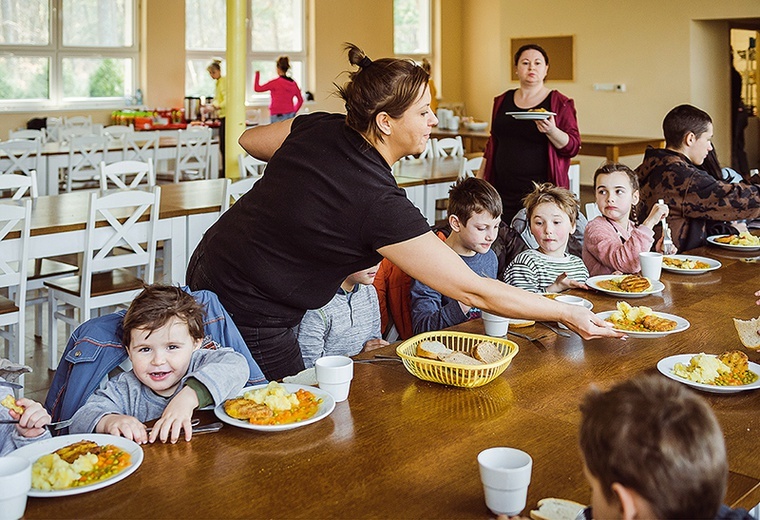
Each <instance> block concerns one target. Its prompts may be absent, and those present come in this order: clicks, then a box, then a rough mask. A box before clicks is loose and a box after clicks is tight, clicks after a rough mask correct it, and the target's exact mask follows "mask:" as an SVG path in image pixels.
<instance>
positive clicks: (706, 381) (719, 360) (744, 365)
mask: <svg viewBox="0 0 760 520" xmlns="http://www.w3.org/2000/svg"><path fill="white" fill-rule="evenodd" d="M657 370H659V371H660V373H662V375H664V376H666V377H669V378H670V379H672V380H674V381H678V382H679V383H683V384H685V385H689V386H691V387H693V388H697V389H699V390H704V391H705V392H713V393H716V394H734V393H737V392H744V391H746V390H757V389H758V388H760V377H758V374H760V365H758V364H757V363H753V362H751V361H748V358H747V355H746V354H745V353H744V352H741V351H740V350H732V351H728V352H724V353H723V354H721V355H719V356H716V355H713V354H705V353H700V354H678V355H675V356H669V357H666V358H665V359H661V360H660V362H659V363H657Z"/></svg>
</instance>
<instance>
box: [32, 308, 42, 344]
mask: <svg viewBox="0 0 760 520" xmlns="http://www.w3.org/2000/svg"><path fill="white" fill-rule="evenodd" d="M34 336H35V337H37V338H41V337H42V304H41V303H35V304H34Z"/></svg>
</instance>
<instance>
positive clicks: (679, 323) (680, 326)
mask: <svg viewBox="0 0 760 520" xmlns="http://www.w3.org/2000/svg"><path fill="white" fill-rule="evenodd" d="M613 312H617V311H604V312H597V313H596V315H597V316H599V318H601V319H603V320H606V319H607V318H609V317H610V316H612V313H613ZM654 315H655V316H659V317H660V318H667V319H669V320H673V321H675V322H676V328H675V329H673V330H668V331H665V332H637V331H633V330H623V329H617V328H615V327H613V328H612V330H616V331H618V332H622V333H624V334H626V335H628V336H629V337H631V338H661V337H663V336H668V335H670V334H675V333H676V332H683V331H685V330H686V329H688V328H689V327H691V323H689V320H685V319H683V318H682V317H680V316H676V315H675V314H668V313H667V312H657V311H654Z"/></svg>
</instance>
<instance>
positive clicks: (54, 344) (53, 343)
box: [48, 291, 58, 370]
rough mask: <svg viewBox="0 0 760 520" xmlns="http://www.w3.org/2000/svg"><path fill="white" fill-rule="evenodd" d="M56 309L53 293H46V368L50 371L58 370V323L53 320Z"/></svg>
mask: <svg viewBox="0 0 760 520" xmlns="http://www.w3.org/2000/svg"><path fill="white" fill-rule="evenodd" d="M57 307H58V306H57V304H56V301H55V296H54V295H53V291H48V348H49V350H50V352H49V355H50V359H49V363H48V368H49V369H50V370H55V369H56V368H58V327H57V325H58V322H57V321H56V318H55V312H56V310H57Z"/></svg>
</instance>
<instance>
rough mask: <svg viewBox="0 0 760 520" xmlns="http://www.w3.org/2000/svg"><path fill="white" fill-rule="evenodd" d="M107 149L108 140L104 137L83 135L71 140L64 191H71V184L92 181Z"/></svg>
mask: <svg viewBox="0 0 760 520" xmlns="http://www.w3.org/2000/svg"><path fill="white" fill-rule="evenodd" d="M107 149H108V138H107V137H106V136H104V135H84V136H81V137H74V138H73V139H72V140H71V144H70V145H69V164H68V167H67V170H66V191H71V189H72V182H74V181H82V180H92V179H93V178H95V177H96V176H97V175H98V171H99V170H100V162H101V161H102V160H104V159H105V156H106V150H107Z"/></svg>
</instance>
